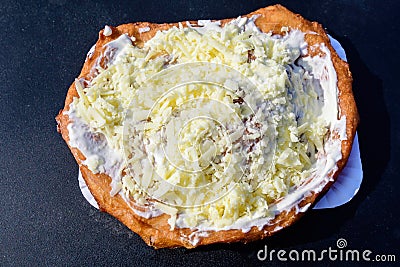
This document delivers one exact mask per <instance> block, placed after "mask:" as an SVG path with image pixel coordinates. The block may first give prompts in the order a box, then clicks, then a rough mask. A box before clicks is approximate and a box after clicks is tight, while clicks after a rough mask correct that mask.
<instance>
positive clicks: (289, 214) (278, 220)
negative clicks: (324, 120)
mask: <svg viewBox="0 0 400 267" xmlns="http://www.w3.org/2000/svg"><path fill="white" fill-rule="evenodd" d="M253 15H256V16H258V18H257V19H256V21H255V24H256V25H257V27H258V28H259V29H260V30H261V31H263V32H269V31H272V32H273V33H275V34H281V32H280V29H281V27H282V26H288V27H290V28H293V29H299V30H301V31H302V32H305V33H306V36H305V40H306V42H307V43H308V45H309V46H311V45H313V44H321V43H324V44H325V45H326V47H328V49H329V50H330V53H331V58H332V62H333V65H334V67H335V70H336V72H337V79H338V82H337V85H338V90H339V93H338V95H339V111H340V115H339V116H340V117H342V116H346V134H347V140H344V141H342V144H341V145H342V159H341V160H339V161H338V162H337V167H338V169H337V171H336V172H334V173H333V172H332V173H330V174H329V175H330V176H331V177H332V178H333V181H331V182H329V183H327V184H326V185H325V187H324V189H323V190H322V191H321V192H319V193H313V194H311V195H310V196H308V197H306V198H304V199H303V200H302V201H301V203H300V204H299V206H300V207H303V206H305V205H307V204H309V203H311V204H313V203H315V201H316V199H317V198H319V197H321V196H322V195H323V194H324V192H326V191H327V190H328V189H329V187H330V186H331V184H332V183H333V182H334V180H336V178H337V177H338V175H339V173H340V172H341V170H342V169H343V168H344V166H345V164H346V162H347V160H348V157H349V155H350V151H351V147H352V143H353V139H354V135H355V131H356V127H357V125H358V122H359V117H358V112H357V107H356V104H355V101H354V97H353V93H352V76H351V72H350V69H349V66H348V64H347V63H346V62H344V61H343V60H341V59H340V58H339V56H338V55H337V53H336V51H335V50H334V49H333V48H332V46H331V45H330V41H329V38H328V36H327V34H326V33H325V31H324V29H323V28H322V26H321V25H320V24H318V23H316V22H310V21H308V20H305V19H304V18H303V17H302V16H300V15H299V14H294V13H292V12H291V11H289V10H288V9H286V8H285V7H283V6H281V5H275V6H269V7H265V8H261V9H259V10H256V11H254V12H252V13H250V14H247V15H244V16H243V17H248V18H250V17H252V16H253ZM231 20H232V19H223V20H220V21H221V24H222V25H224V24H225V23H227V22H229V21H231ZM191 23H193V24H195V25H196V24H197V22H196V21H191ZM182 24H184V26H185V24H186V23H182ZM173 26H178V23H169V24H155V23H149V22H137V23H131V24H123V25H120V26H118V27H112V34H111V35H110V36H107V37H106V36H104V35H103V30H101V31H100V32H99V39H98V41H97V43H96V49H95V51H94V53H93V55H92V57H91V58H87V59H86V62H85V64H84V66H83V68H82V71H81V73H80V75H79V77H78V79H79V78H85V79H88V78H89V79H90V75H91V74H90V73H91V70H92V68H93V66H94V65H95V64H96V59H97V58H99V57H100V56H101V55H102V51H103V45H105V44H106V43H108V42H110V41H112V40H115V39H116V38H118V37H119V36H120V35H121V34H124V33H126V34H128V35H129V36H134V37H135V38H136V41H135V42H134V44H135V45H137V46H139V47H140V46H142V45H143V43H144V42H146V41H147V40H149V39H151V38H152V37H153V36H154V35H155V33H156V32H157V31H159V30H167V29H169V28H171V27H173ZM143 27H149V28H150V31H148V32H143V33H140V31H139V29H140V28H143ZM310 32H312V34H307V33H310ZM315 33H316V34H315ZM309 53H310V54H311V55H316V54H318V53H320V52H319V51H318V49H317V50H316V51H309ZM74 97H79V96H78V94H77V91H76V89H75V84H74V83H73V84H72V85H71V86H70V88H69V90H68V94H67V97H66V100H65V107H64V109H63V110H61V111H60V112H59V114H58V116H57V117H56V121H57V123H58V130H59V132H60V133H61V135H62V137H63V138H64V140H65V141H66V143H67V145H68V146H69V148H70V150H71V152H72V154H73V156H74V157H75V159H76V161H77V163H78V165H79V168H80V170H81V172H82V176H83V178H84V180H85V182H86V184H87V185H88V187H89V189H90V192H91V193H92V194H93V196H94V198H95V199H96V201H97V203H98V204H99V207H100V210H101V211H104V212H107V213H109V214H111V215H112V216H114V217H116V218H117V219H118V220H120V221H121V222H122V223H123V224H125V225H126V226H127V227H128V228H129V229H131V230H132V231H134V232H136V233H137V234H138V235H140V236H141V237H142V239H143V240H144V241H145V242H146V243H147V244H148V245H150V246H153V247H155V248H167V247H168V248H171V247H186V248H194V247H197V246H200V245H207V244H213V243H231V242H243V243H247V242H251V241H254V240H258V239H262V238H265V237H266V236H270V235H272V234H273V233H275V232H276V231H278V230H279V229H281V228H284V227H287V226H289V225H291V224H293V223H294V222H295V221H296V220H298V219H299V218H300V217H301V216H302V215H303V214H304V213H301V212H297V211H296V208H295V207H293V208H292V209H291V210H289V211H283V212H282V213H280V214H278V215H277V216H276V217H275V218H274V219H273V220H272V221H271V224H270V225H265V226H264V227H263V229H261V230H259V229H258V228H257V227H256V226H254V227H252V228H251V230H250V231H249V232H246V233H244V232H242V231H241V230H239V229H233V230H223V231H222V230H221V231H208V232H207V234H208V236H206V237H198V240H197V242H193V240H190V234H192V233H193V231H192V230H191V229H188V228H183V229H174V230H170V226H169V224H168V221H167V220H168V218H169V215H166V214H163V215H161V216H158V217H154V218H150V219H145V218H143V217H141V216H139V215H137V214H136V213H135V212H134V211H133V210H132V209H131V208H130V206H129V204H128V203H126V202H125V200H123V199H122V197H121V196H119V195H116V196H114V197H112V196H111V195H110V190H111V187H110V182H111V178H110V177H109V176H108V175H106V174H93V173H92V172H91V171H90V170H89V169H88V168H87V167H86V166H85V165H83V164H82V162H83V160H85V157H84V156H83V154H82V153H81V152H80V151H79V150H78V149H77V148H74V147H71V146H70V145H69V135H68V130H67V125H68V124H69V123H70V120H69V117H68V115H66V114H65V113H63V112H64V111H68V110H69V105H70V104H71V103H72V101H73V98H74Z"/></svg>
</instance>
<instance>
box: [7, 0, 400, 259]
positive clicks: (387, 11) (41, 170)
mask: <svg viewBox="0 0 400 267" xmlns="http://www.w3.org/2000/svg"><path fill="white" fill-rule="evenodd" d="M272 3H275V2H270V1H232V0H231V1H219V2H218V1H191V2H186V1H185V2H182V3H180V2H179V1H173V2H170V1H154V2H152V1H136V2H133V1H131V2H128V1H127V2H121V3H119V4H117V3H111V2H110V3H100V2H98V1H91V2H87V3H80V1H66V0H50V1H46V2H43V1H42V2H39V1H19V2H15V3H11V1H10V3H8V4H5V3H4V2H1V4H0V23H1V25H2V29H1V31H2V33H1V37H0V67H1V71H0V80H1V83H0V179H1V180H0V214H1V215H0V265H17V266H19V265H44V264H46V265H55V264H56V265H60V264H67V265H93V264H102V265H109V264H129V265H159V266H175V265H182V266H187V265H198V266H213V265H217V266H218V265H228V266H231V265H249V264H251V265H255V264H258V263H262V264H272V265H280V264H287V263H284V262H279V261H278V260H277V259H276V258H275V261H273V262H272V263H271V262H268V261H264V262H260V261H258V260H257V251H258V250H260V249H263V248H264V245H268V249H281V248H283V249H286V250H287V251H289V250H291V249H298V250H299V251H301V250H303V249H315V250H316V251H321V250H323V249H327V248H328V247H329V246H331V247H336V240H337V239H338V238H345V239H346V240H347V243H348V247H349V248H351V249H360V250H363V249H370V250H372V251H373V253H374V254H378V253H381V254H396V256H397V262H398V261H399V260H400V254H399V244H400V219H399V218H400V214H399V208H398V206H399V205H398V201H399V197H398V195H399V194H398V187H399V186H400V183H399V180H400V170H399V165H400V164H399V163H400V160H399V159H400V158H399V154H400V147H399V144H400V129H399V128H400V114H399V112H400V109H399V104H398V102H399V99H400V90H399V85H398V84H399V82H398V78H399V74H398V73H399V70H398V64H395V63H397V61H398V60H399V58H400V57H399V49H398V43H399V37H398V36H399V26H400V23H399V16H398V14H397V12H398V10H399V9H400V4H399V2H396V1H343V0H342V1H326V2H322V1H306V3H304V2H303V1H282V2H281V3H282V4H284V5H285V6H286V7H288V8H289V9H291V10H292V11H294V12H297V13H301V14H302V15H303V16H304V17H306V18H307V19H310V20H316V21H318V22H320V23H321V24H323V26H324V27H325V28H327V29H328V32H329V33H330V34H332V35H333V36H334V37H336V38H337V39H338V40H339V41H340V42H341V43H342V45H343V46H344V48H345V50H346V51H347V53H348V60H349V62H350V66H351V70H352V72H353V76H354V93H355V97H356V101H357V104H358V107H359V112H360V115H361V125H360V127H359V130H358V132H359V139H360V149H361V156H362V161H363V165H364V166H363V168H364V182H363V185H362V187H361V189H360V192H359V193H358V194H357V196H356V197H355V199H353V200H352V201H351V202H350V203H348V204H346V205H344V206H342V207H340V208H336V209H332V210H321V211H311V212H309V213H308V214H307V215H306V216H304V218H303V219H302V220H301V221H300V222H298V223H297V224H296V225H294V226H292V227H290V228H289V229H287V230H285V231H282V232H281V233H279V234H278V235H276V236H274V237H272V238H270V239H267V240H264V241H259V242H255V243H251V244H247V245H242V244H234V245H216V246H210V247H205V248H199V249H195V250H185V249H175V250H157V251H156V250H154V249H152V248H150V247H147V245H145V244H144V242H142V240H141V239H140V238H139V237H138V236H137V235H136V234H134V233H132V232H130V231H129V230H127V228H125V227H124V226H123V225H121V224H120V223H119V222H118V221H116V220H115V219H114V218H112V217H110V216H108V215H107V214H102V213H100V212H98V211H97V210H95V209H94V208H92V207H91V206H90V205H89V204H88V203H87V202H86V201H85V200H84V198H83V196H82V195H81V193H80V190H79V187H78V181H77V172H78V170H77V165H76V163H75V161H74V159H73V157H72V155H71V154H70V152H69V150H68V148H67V146H66V144H65V143H64V141H63V140H62V139H61V137H60V136H59V134H58V133H57V132H56V127H55V125H56V124H55V121H54V117H55V115H56V114H57V112H58V110H59V109H61V108H62V106H63V101H64V98H65V95H66V92H67V88H68V87H69V85H70V83H71V82H72V81H73V79H74V77H76V76H77V75H78V74H79V71H80V68H81V65H82V63H83V60H84V58H85V55H86V52H87V51H88V50H89V48H90V47H91V45H92V44H93V43H94V42H95V41H96V40H97V33H98V31H99V30H100V29H102V28H103V27H104V25H105V24H109V25H118V24H121V23H127V22H134V21H153V22H173V21H182V20H186V19H188V20H189V19H199V18H202V19H204V18H226V17H235V16H238V15H240V14H246V13H248V12H250V11H253V10H255V9H257V8H259V7H263V6H267V5H269V4H272ZM326 263H331V264H332V262H329V261H327V262H326Z"/></svg>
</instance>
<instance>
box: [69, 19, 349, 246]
mask: <svg viewBox="0 0 400 267" xmlns="http://www.w3.org/2000/svg"><path fill="white" fill-rule="evenodd" d="M256 19H257V18H256V17H253V18H251V19H247V18H240V17H239V18H238V19H235V20H232V21H231V22H230V23H228V24H226V25H225V26H223V27H221V25H220V22H218V21H217V22H211V21H205V20H202V21H199V22H198V26H192V25H190V24H189V23H188V27H185V28H184V27H182V25H181V24H180V27H173V28H171V29H169V30H166V31H159V32H157V33H156V35H155V36H154V37H153V38H152V39H150V40H149V41H147V42H146V43H145V44H144V46H143V47H142V48H139V47H137V46H135V45H134V44H133V43H132V40H134V39H132V38H131V37H129V36H128V35H121V36H120V37H119V38H118V39H116V40H114V41H112V42H110V43H108V44H106V48H105V49H106V50H105V52H104V53H103V54H104V56H106V57H108V63H107V66H105V67H104V68H101V67H100V65H99V64H98V65H97V66H96V68H97V69H96V70H95V73H96V75H95V77H94V78H93V79H91V80H90V81H87V84H88V85H87V86H86V87H84V86H83V83H81V82H80V81H79V80H76V82H75V86H76V89H77V91H78V94H79V98H75V99H74V101H73V103H72V104H71V105H70V110H69V111H68V112H67V114H68V116H69V117H70V119H71V121H72V122H71V123H70V124H69V125H68V131H69V137H70V145H71V146H72V147H76V148H78V149H79V150H80V151H81V152H82V153H83V155H84V156H85V157H86V160H85V161H84V162H83V164H85V165H86V166H87V167H88V168H89V169H90V170H91V171H92V172H93V173H106V174H108V175H109V176H110V177H111V178H112V184H111V186H112V191H111V192H110V193H111V194H112V195H115V194H120V195H121V196H123V197H124V199H125V200H126V201H127V202H128V203H129V201H130V200H133V201H134V202H135V205H139V206H141V207H142V208H141V209H140V210H137V209H135V207H134V206H132V209H133V210H134V211H135V212H136V213H137V214H138V215H139V216H143V217H146V218H149V217H152V216H158V215H160V214H162V213H166V214H169V215H170V219H169V220H168V222H169V224H170V226H171V229H174V228H186V227H189V228H191V229H193V230H194V231H195V232H194V234H195V235H196V236H197V237H194V236H192V235H191V236H189V237H182V238H186V239H187V240H189V241H191V242H192V243H196V242H197V241H198V238H199V237H201V236H205V235H207V233H206V232H207V231H210V230H228V229H241V230H242V231H244V232H246V231H249V230H250V229H251V227H253V226H257V227H259V228H260V229H262V228H263V226H265V225H267V224H269V222H270V221H271V220H272V219H273V218H274V217H275V215H276V214H278V213H280V212H282V211H284V210H290V209H292V208H293V207H296V208H297V207H298V204H299V203H300V201H301V200H302V199H303V198H304V197H306V196H307V195H309V194H311V193H312V192H319V191H321V190H322V189H323V187H324V186H325V185H326V183H327V182H328V181H329V180H330V178H329V176H328V174H329V173H331V172H333V171H335V170H336V168H337V166H336V162H337V161H338V160H340V159H341V157H342V154H341V140H343V139H346V133H345V132H346V131H345V129H346V119H345V117H344V116H342V118H341V119H340V120H338V118H339V107H338V100H337V99H338V89H337V77H336V72H335V69H334V67H333V64H332V61H331V59H330V52H329V50H328V49H327V47H325V45H324V44H320V47H319V48H320V50H321V51H322V52H323V53H324V54H325V55H324V56H314V57H311V56H309V55H308V54H307V48H308V47H307V43H305V41H304V33H302V32H300V31H298V30H294V29H288V28H286V29H284V31H285V32H286V33H285V34H284V35H283V36H281V35H272V34H271V33H263V32H261V31H260V30H259V29H258V28H257V27H256V26H255V24H254V21H255V20H256ZM145 30H146V31H148V30H150V29H147V28H146V29H145ZM145 30H144V29H142V30H141V32H144V31H145ZM109 32H111V29H110V31H108V29H105V31H104V34H105V35H106V34H108V33H109ZM332 133H336V135H338V136H339V138H338V139H333V138H331V137H330V136H331V134H332ZM308 206H309V205H307V206H305V207H302V208H297V211H298V212H304V211H305V210H307V208H308ZM143 210H144V211H143ZM196 238H197V239H196ZM196 240H197V241H196Z"/></svg>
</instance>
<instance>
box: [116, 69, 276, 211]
mask: <svg viewBox="0 0 400 267" xmlns="http://www.w3.org/2000/svg"><path fill="white" fill-rule="evenodd" d="M268 108H271V107H270V106H268V105H266V99H264V97H263V95H262V94H261V93H260V92H259V91H258V89H257V87H256V86H255V85H254V84H253V83H252V82H251V81H250V80H249V79H248V78H247V77H246V76H244V75H242V74H241V73H240V72H238V71H236V70H234V69H233V68H231V67H229V66H226V65H222V64H215V63H209V62H197V63H187V64H178V65H174V66H170V67H168V68H166V69H164V70H162V71H161V72H159V73H157V74H155V75H154V76H152V77H151V78H150V79H148V80H147V81H146V83H145V84H144V85H143V86H141V87H140V88H138V89H137V91H136V93H135V96H134V98H133V99H132V101H131V103H130V105H129V108H128V109H127V112H126V114H125V118H124V129H123V131H124V134H123V136H124V140H123V141H124V150H125V151H124V152H125V160H126V166H128V168H127V170H126V172H127V173H128V174H129V175H130V176H131V177H133V178H134V181H135V183H136V185H137V186H138V187H139V188H140V190H141V191H142V192H144V193H146V194H147V196H148V198H150V199H154V200H157V201H159V202H162V203H165V204H168V205H171V206H179V207H195V206H199V205H204V204H208V203H212V202H214V201H216V200H218V199H220V198H221V197H223V196H225V195H226V194H228V193H229V192H230V190H231V189H232V188H233V187H234V186H235V184H236V183H237V182H239V181H240V180H241V179H243V177H246V175H247V174H248V173H249V169H248V160H249V159H248V153H249V151H250V150H251V149H252V146H254V143H256V142H258V141H259V140H260V138H262V137H263V136H265V135H268V136H275V129H276V128H275V126H274V124H275V122H274V121H272V119H271V120H269V118H268V116H265V114H268V112H269V111H268ZM260 115H262V117H260ZM265 117H267V118H265ZM261 127H263V128H262V129H261ZM264 139H265V138H264ZM268 144H269V147H270V149H269V152H268V153H267V154H268V156H267V157H269V158H267V159H269V161H268V162H272V159H273V157H274V153H275V146H276V143H275V139H274V138H271V139H270V140H269V141H268ZM267 164H268V163H267Z"/></svg>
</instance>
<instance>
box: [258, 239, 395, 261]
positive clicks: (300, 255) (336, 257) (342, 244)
mask: <svg viewBox="0 0 400 267" xmlns="http://www.w3.org/2000/svg"><path fill="white" fill-rule="evenodd" d="M346 247H347V240H346V239H344V238H339V239H338V240H337V241H336V247H328V248H327V249H323V250H321V251H319V252H317V251H316V250H314V249H305V250H302V251H299V250H295V249H292V250H290V251H286V250H284V249H280V250H275V249H272V250H268V246H267V245H265V246H264V249H260V250H259V251H258V253H257V258H258V260H260V261H274V260H275V259H277V260H278V261H323V260H329V261H381V262H395V261H396V255H394V254H376V255H373V252H372V251H371V250H369V249H365V250H359V249H346Z"/></svg>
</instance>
